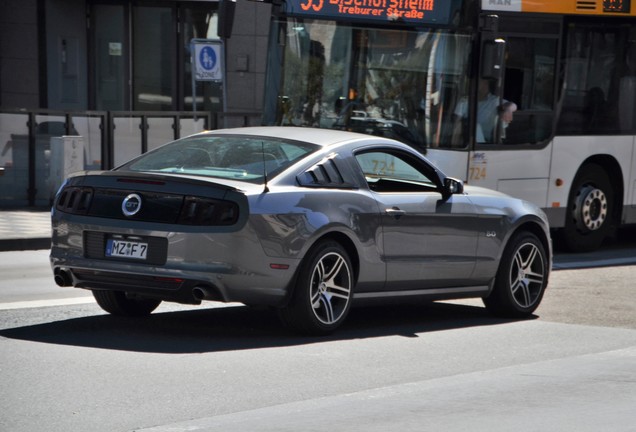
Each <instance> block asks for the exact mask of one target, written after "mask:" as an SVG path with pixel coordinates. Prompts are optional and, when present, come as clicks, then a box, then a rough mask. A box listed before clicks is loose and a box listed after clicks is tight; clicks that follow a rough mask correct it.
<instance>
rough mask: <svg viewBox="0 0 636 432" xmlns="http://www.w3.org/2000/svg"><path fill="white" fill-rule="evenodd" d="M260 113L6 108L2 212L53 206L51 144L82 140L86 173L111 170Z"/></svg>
mask: <svg viewBox="0 0 636 432" xmlns="http://www.w3.org/2000/svg"><path fill="white" fill-rule="evenodd" d="M260 122H261V113H260V112H226V113H209V112H182V111H170V112H168V111H56V110H48V109H34V110H24V109H3V108H0V209H2V208H12V207H48V206H49V205H50V203H51V201H52V198H53V195H54V193H55V191H54V190H53V189H54V186H55V184H56V181H54V180H56V179H52V178H51V172H52V167H51V140H52V139H53V138H57V137H61V136H78V137H81V141H82V143H83V149H84V164H83V166H84V168H85V169H111V168H113V167H114V166H117V165H119V164H121V163H123V162H125V161H126V160H128V159H131V158H132V157H135V156H137V155H139V154H142V153H145V152H146V151H148V150H151V149H153V148H155V147H157V146H159V145H161V144H164V143H166V142H169V141H172V140H175V139H179V138H181V137H182V136H186V135H190V134H193V133H196V132H200V131H202V130H213V129H218V128H219V127H240V126H252V125H259V124H260Z"/></svg>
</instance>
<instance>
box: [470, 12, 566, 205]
mask: <svg viewBox="0 0 636 432" xmlns="http://www.w3.org/2000/svg"><path fill="white" fill-rule="evenodd" d="M483 21H484V22H488V20H486V19H484V20H483ZM560 31H561V20H560V18H555V17H541V16H536V17H532V19H530V18H529V17H528V16H524V17H523V18H522V17H519V16H515V15H514V14H509V15H502V16H499V18H498V19H496V18H495V24H492V23H491V25H490V26H489V28H485V29H483V31H482V41H481V60H480V67H479V73H478V76H477V82H476V83H475V93H474V94H475V95H476V96H475V105H476V107H475V121H474V122H473V126H474V128H475V129H474V136H475V146H474V150H473V151H472V152H470V155H469V161H468V179H467V180H468V182H469V183H470V184H474V185H479V186H484V187H488V188H492V189H496V190H499V191H502V192H505V193H508V194H510V195H512V196H516V197H519V198H523V199H526V200H528V201H531V202H534V203H535V204H537V205H539V206H541V207H545V206H546V199H547V189H548V180H549V173H550V156H551V151H552V147H551V145H550V142H551V139H552V136H553V131H554V121H555V118H556V116H555V103H556V88H557V84H558V83H557V73H556V71H557V66H558V49H559V35H560Z"/></svg>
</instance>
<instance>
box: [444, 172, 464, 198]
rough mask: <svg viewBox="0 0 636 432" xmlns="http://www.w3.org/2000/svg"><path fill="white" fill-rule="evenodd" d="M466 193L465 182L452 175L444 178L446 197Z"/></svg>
mask: <svg viewBox="0 0 636 432" xmlns="http://www.w3.org/2000/svg"><path fill="white" fill-rule="evenodd" d="M462 193H464V182H463V181H461V180H458V179H456V178H452V177H446V178H445V179H444V197H446V198H448V197H450V196H451V195H454V194H462Z"/></svg>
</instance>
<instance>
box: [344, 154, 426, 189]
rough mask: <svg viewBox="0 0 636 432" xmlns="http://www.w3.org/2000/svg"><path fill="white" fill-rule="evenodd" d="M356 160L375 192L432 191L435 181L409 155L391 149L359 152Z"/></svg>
mask: <svg viewBox="0 0 636 432" xmlns="http://www.w3.org/2000/svg"><path fill="white" fill-rule="evenodd" d="M356 160H357V161H358V164H359V165H360V168H361V169H362V172H363V174H364V177H365V179H366V180H367V184H368V185H369V188H370V189H371V190H373V191H375V192H430V191H434V190H436V186H435V183H434V182H433V181H432V180H431V179H430V178H429V177H428V176H427V175H426V174H425V173H423V172H422V170H421V169H418V166H417V164H416V163H415V161H410V160H408V156H407V155H401V154H399V153H396V152H390V151H382V150H376V151H369V152H364V153H358V154H357V155H356Z"/></svg>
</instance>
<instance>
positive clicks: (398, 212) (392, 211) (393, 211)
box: [385, 207, 406, 219]
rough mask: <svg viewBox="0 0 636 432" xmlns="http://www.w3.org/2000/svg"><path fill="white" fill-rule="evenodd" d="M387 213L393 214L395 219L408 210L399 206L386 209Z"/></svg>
mask: <svg viewBox="0 0 636 432" xmlns="http://www.w3.org/2000/svg"><path fill="white" fill-rule="evenodd" d="M385 212H386V214H388V215H389V216H393V217H394V218H395V219H399V218H401V217H402V216H404V215H405V214H406V212H405V211H404V210H402V209H400V208H399V207H391V208H388V209H386V210H385Z"/></svg>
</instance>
